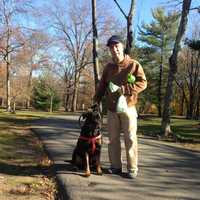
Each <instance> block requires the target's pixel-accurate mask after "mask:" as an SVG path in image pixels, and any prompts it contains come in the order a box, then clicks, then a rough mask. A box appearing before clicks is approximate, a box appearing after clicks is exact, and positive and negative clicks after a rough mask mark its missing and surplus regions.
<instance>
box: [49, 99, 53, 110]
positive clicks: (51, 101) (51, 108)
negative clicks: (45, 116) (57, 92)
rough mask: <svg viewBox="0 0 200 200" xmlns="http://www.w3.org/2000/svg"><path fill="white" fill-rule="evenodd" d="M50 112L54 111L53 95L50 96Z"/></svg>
mask: <svg viewBox="0 0 200 200" xmlns="http://www.w3.org/2000/svg"><path fill="white" fill-rule="evenodd" d="M49 112H50V113H52V112H53V95H51V96H50V108H49Z"/></svg>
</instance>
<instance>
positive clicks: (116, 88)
mask: <svg viewBox="0 0 200 200" xmlns="http://www.w3.org/2000/svg"><path fill="white" fill-rule="evenodd" d="M108 87H109V89H110V91H111V92H112V93H113V92H116V91H117V90H118V89H119V88H120V87H119V86H118V85H115V84H114V83H112V82H109V86H108Z"/></svg>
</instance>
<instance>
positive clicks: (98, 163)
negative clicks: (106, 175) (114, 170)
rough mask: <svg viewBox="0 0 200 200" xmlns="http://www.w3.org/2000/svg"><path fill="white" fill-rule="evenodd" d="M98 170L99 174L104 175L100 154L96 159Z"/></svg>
mask: <svg viewBox="0 0 200 200" xmlns="http://www.w3.org/2000/svg"><path fill="white" fill-rule="evenodd" d="M96 170H97V174H98V175H102V174H103V173H102V170H101V165H100V156H98V158H97V161H96Z"/></svg>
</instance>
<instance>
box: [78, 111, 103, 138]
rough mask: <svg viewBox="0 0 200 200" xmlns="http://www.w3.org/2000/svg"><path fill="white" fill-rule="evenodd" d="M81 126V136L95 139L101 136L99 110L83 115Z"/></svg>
mask: <svg viewBox="0 0 200 200" xmlns="http://www.w3.org/2000/svg"><path fill="white" fill-rule="evenodd" d="M79 124H80V126H81V135H83V136H86V137H93V136H97V135H98V134H99V129H100V127H101V115H100V113H99V111H98V110H92V111H89V112H86V113H83V114H82V115H81V116H80V118H79Z"/></svg>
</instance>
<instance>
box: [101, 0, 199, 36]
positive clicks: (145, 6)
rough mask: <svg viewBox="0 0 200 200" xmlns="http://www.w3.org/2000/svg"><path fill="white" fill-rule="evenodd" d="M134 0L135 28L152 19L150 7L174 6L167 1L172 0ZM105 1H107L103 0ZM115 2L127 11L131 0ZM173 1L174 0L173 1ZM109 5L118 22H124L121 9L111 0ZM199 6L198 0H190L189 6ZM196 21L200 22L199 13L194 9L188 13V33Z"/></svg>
mask: <svg viewBox="0 0 200 200" xmlns="http://www.w3.org/2000/svg"><path fill="white" fill-rule="evenodd" d="M135 1H136V14H135V16H134V28H135V29H137V26H138V25H139V26H140V25H141V24H142V23H143V22H144V23H150V22H151V21H152V13H151V12H152V9H154V8H156V7H159V6H164V7H165V8H166V9H168V10H172V9H174V8H175V4H174V3H169V1H171V2H172V0H135ZM105 2H108V1H107V0H105ZM117 2H118V3H119V4H120V6H121V7H122V8H123V10H125V11H127V12H126V13H128V11H129V8H130V5H131V0H117ZM173 2H174V1H173ZM109 4H110V5H109V6H111V7H112V11H113V14H114V15H115V16H116V17H118V19H119V20H120V22H122V23H126V20H125V18H124V16H123V15H122V13H121V11H120V10H119V8H118V7H117V5H116V4H115V2H114V1H113V0H110V1H109ZM197 5H198V6H200V0H192V6H191V7H194V6H195V7H196V6H197ZM177 9H181V7H177ZM192 21H193V22H194V21H196V22H197V23H199V22H200V14H197V12H196V11H191V12H190V15H189V20H188V27H189V28H188V32H187V34H188V35H190V30H192V27H191V22H192Z"/></svg>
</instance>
